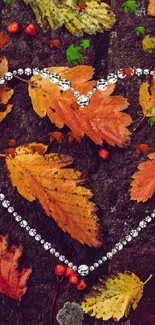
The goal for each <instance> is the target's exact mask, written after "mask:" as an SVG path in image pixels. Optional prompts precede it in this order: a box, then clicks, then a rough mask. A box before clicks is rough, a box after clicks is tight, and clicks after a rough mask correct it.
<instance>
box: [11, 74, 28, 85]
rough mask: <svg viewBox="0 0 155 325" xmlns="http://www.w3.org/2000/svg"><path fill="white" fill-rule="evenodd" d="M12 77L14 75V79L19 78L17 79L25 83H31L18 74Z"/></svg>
mask: <svg viewBox="0 0 155 325" xmlns="http://www.w3.org/2000/svg"><path fill="white" fill-rule="evenodd" d="M14 77H15V78H16V79H19V80H21V81H23V82H25V83H27V84H31V83H32V82H31V81H30V80H26V79H23V78H21V77H19V76H16V75H14Z"/></svg>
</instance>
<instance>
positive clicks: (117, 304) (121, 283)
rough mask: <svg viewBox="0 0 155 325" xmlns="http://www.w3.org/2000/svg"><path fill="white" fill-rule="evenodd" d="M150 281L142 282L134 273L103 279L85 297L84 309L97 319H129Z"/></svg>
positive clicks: (118, 274)
mask: <svg viewBox="0 0 155 325" xmlns="http://www.w3.org/2000/svg"><path fill="white" fill-rule="evenodd" d="M150 277H151V276H150ZM150 277H149V279H150ZM149 279H148V280H149ZM148 280H146V281H145V282H142V281H141V280H140V279H139V278H138V277H137V276H136V275H135V274H134V273H131V272H127V271H126V272H124V273H117V274H116V275H115V276H114V277H111V278H110V277H109V278H106V279H104V278H102V279H100V280H99V283H98V284H97V285H95V286H93V287H92V288H91V289H90V293H88V294H86V295H85V297H84V301H83V303H82V309H83V311H84V312H85V313H89V315H90V316H95V317H96V318H102V319H103V320H108V319H110V318H112V317H113V318H114V319H115V320H117V321H119V320H120V319H121V318H122V317H123V316H125V317H128V315H129V312H130V308H131V307H132V308H133V309H134V310H135V309H136V308H137V305H138V303H139V300H140V299H141V297H142V295H143V287H144V284H145V283H146V282H147V281H148Z"/></svg>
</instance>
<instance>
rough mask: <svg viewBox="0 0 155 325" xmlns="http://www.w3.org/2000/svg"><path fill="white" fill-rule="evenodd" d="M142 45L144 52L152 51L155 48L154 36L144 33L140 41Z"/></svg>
mask: <svg viewBox="0 0 155 325" xmlns="http://www.w3.org/2000/svg"><path fill="white" fill-rule="evenodd" d="M142 45H143V50H144V51H145V52H149V53H152V51H153V50H154V49H155V37H151V36H150V35H146V36H145V37H144V39H143V41H142Z"/></svg>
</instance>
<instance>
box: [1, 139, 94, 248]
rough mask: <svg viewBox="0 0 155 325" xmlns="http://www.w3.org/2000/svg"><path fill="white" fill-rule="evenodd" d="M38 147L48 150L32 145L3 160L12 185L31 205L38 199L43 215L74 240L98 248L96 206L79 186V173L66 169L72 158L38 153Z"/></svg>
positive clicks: (35, 144)
mask: <svg viewBox="0 0 155 325" xmlns="http://www.w3.org/2000/svg"><path fill="white" fill-rule="evenodd" d="M38 146H39V147H42V152H45V151H46V149H47V146H45V145H43V144H37V143H31V144H26V145H23V146H20V147H17V148H16V152H15V154H14V155H13V156H12V155H11V154H10V155H8V156H7V157H6V165H7V170H8V175H9V177H10V180H11V182H12V185H13V186H16V187H17V190H18V192H19V193H20V194H21V195H22V196H23V197H25V198H26V199H27V200H29V201H30V202H32V201H34V200H35V199H37V200H38V201H39V202H40V204H41V205H42V207H43V208H44V210H45V212H46V214H47V215H48V216H49V217H53V218H54V219H55V221H56V222H57V224H58V225H59V226H60V227H61V229H62V230H63V231H65V232H66V231H67V232H68V233H69V234H70V235H71V236H72V237H73V238H74V239H76V240H78V241H79V242H80V243H82V244H84V243H85V244H87V245H89V246H94V247H97V246H99V245H100V242H99V226H98V223H97V221H98V219H97V216H96V214H95V210H96V206H95V204H94V203H93V202H91V201H90V199H91V197H92V192H91V191H90V190H89V189H86V188H85V187H83V186H81V185H80V184H82V183H83V182H82V179H81V176H82V175H81V173H80V172H79V171H75V170H74V169H72V168H69V167H68V166H69V165H70V164H71V163H72V161H73V159H72V158H71V157H69V156H67V155H60V154H57V153H50V154H44V155H41V154H39V153H38V150H37V151H36V152H35V148H38ZM9 150H10V149H9ZM65 167H68V168H65Z"/></svg>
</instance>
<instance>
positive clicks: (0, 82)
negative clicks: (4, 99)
mask: <svg viewBox="0 0 155 325" xmlns="http://www.w3.org/2000/svg"><path fill="white" fill-rule="evenodd" d="M4 83H5V79H4V78H3V77H0V85H3V84H4Z"/></svg>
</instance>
